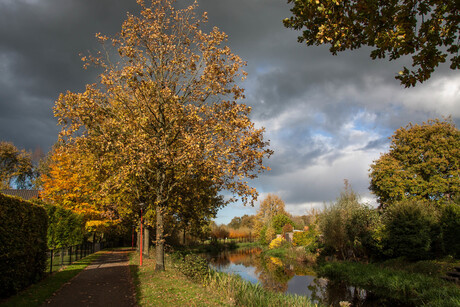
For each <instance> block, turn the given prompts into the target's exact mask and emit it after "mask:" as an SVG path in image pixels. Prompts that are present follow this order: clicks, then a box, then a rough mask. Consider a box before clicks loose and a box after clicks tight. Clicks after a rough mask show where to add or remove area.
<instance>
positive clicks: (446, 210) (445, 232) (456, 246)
mask: <svg viewBox="0 0 460 307" xmlns="http://www.w3.org/2000/svg"><path fill="white" fill-rule="evenodd" d="M440 224H441V225H440V226H441V233H442V243H443V250H444V253H445V254H446V255H451V256H453V257H460V205H459V204H455V203H449V204H446V205H445V206H444V207H443V208H442V213H441V218H440Z"/></svg>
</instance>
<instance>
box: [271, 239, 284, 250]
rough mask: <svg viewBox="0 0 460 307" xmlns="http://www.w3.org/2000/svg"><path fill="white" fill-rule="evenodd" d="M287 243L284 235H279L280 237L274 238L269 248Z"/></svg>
mask: <svg viewBox="0 0 460 307" xmlns="http://www.w3.org/2000/svg"><path fill="white" fill-rule="evenodd" d="M285 243H286V240H285V239H284V238H283V237H278V238H275V239H273V240H272V241H271V242H270V244H269V245H268V248H270V249H275V248H280V247H281V246H282V245H283V244H285Z"/></svg>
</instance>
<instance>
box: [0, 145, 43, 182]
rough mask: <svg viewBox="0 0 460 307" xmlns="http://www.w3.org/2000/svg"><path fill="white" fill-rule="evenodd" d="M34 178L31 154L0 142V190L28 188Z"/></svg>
mask: <svg viewBox="0 0 460 307" xmlns="http://www.w3.org/2000/svg"><path fill="white" fill-rule="evenodd" d="M35 177H36V172H35V169H34V166H33V164H32V156H31V154H30V153H29V152H26V151H25V150H19V149H17V148H16V146H14V145H13V143H9V142H3V141H2V142H0V189H11V188H12V187H17V188H19V189H26V188H30V187H31V186H32V183H33V180H34V178H35Z"/></svg>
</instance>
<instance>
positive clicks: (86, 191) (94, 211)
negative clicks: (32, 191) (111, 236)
mask: <svg viewBox="0 0 460 307" xmlns="http://www.w3.org/2000/svg"><path fill="white" fill-rule="evenodd" d="M95 158H96V157H95V156H93V155H91V154H90V153H82V152H80V151H79V150H78V148H77V147H75V146H70V145H68V146H64V145H62V144H61V145H57V146H55V147H54V148H53V151H52V153H51V155H50V158H49V161H48V165H47V168H48V170H47V172H45V173H43V174H42V175H41V178H40V179H41V183H42V191H41V193H40V196H41V197H42V198H43V199H44V200H46V201H48V202H51V203H53V204H55V205H57V206H60V207H63V208H66V209H70V210H72V211H74V212H76V213H78V214H81V215H82V216H83V218H84V221H85V226H86V227H85V228H86V230H87V231H88V232H90V233H96V232H98V233H102V232H104V231H105V230H106V229H107V228H108V227H110V226H113V225H116V224H118V223H120V221H121V216H122V215H123V214H124V213H125V212H124V211H126V209H125V208H123V209H124V211H123V210H122V211H121V212H119V211H118V210H117V209H118V208H117V207H116V205H114V204H115V202H112V201H113V198H114V197H107V195H104V194H103V193H102V189H101V185H102V184H103V183H104V180H102V179H101V172H100V171H99V170H98V169H96V168H95V167H94V165H95V164H96V163H95ZM125 214H126V213H125Z"/></svg>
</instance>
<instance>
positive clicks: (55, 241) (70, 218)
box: [31, 199, 85, 249]
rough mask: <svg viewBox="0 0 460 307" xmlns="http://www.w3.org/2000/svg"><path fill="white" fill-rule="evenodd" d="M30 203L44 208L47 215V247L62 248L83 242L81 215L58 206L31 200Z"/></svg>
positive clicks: (83, 222)
mask: <svg viewBox="0 0 460 307" xmlns="http://www.w3.org/2000/svg"><path fill="white" fill-rule="evenodd" d="M31 202H32V203H34V204H36V205H39V206H41V207H43V208H45V210H46V213H47V215H48V234H47V238H48V239H47V240H48V248H49V249H55V248H62V247H68V246H73V245H78V244H82V243H83V238H84V229H85V221H84V220H83V216H82V215H80V214H78V213H75V212H73V211H72V210H69V209H65V208H62V207H59V206H55V205H51V204H48V203H45V202H44V201H42V200H35V199H34V200H32V201H31Z"/></svg>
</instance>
